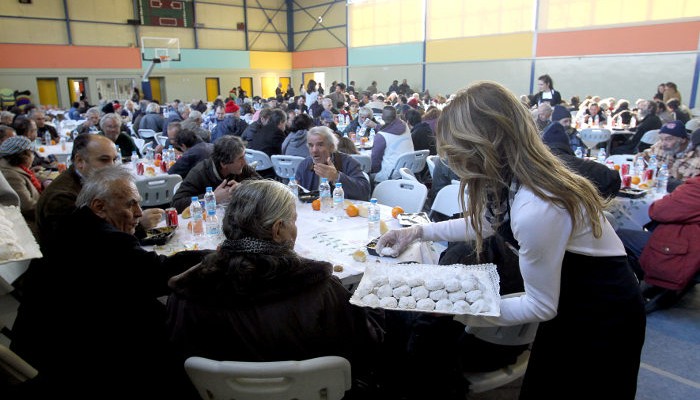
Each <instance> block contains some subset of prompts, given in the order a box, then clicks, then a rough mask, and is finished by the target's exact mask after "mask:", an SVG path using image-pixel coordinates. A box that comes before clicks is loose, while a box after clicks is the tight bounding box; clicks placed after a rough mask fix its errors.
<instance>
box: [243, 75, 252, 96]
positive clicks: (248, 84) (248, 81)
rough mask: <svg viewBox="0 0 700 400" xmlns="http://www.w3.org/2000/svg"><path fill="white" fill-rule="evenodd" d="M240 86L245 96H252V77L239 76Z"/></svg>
mask: <svg viewBox="0 0 700 400" xmlns="http://www.w3.org/2000/svg"><path fill="white" fill-rule="evenodd" d="M241 88H242V89H243V90H245V94H246V96H248V97H253V78H251V77H245V78H241Z"/></svg>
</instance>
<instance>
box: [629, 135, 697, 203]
mask: <svg viewBox="0 0 700 400" xmlns="http://www.w3.org/2000/svg"><path fill="white" fill-rule="evenodd" d="M689 143H690V140H689V138H688V133H687V131H686V130H685V125H684V124H683V123H682V122H681V121H673V122H669V123H667V124H664V126H662V127H661V129H660V130H659V141H658V142H656V144H654V145H653V146H651V147H650V148H649V149H647V150H645V151H644V152H643V153H641V154H642V155H643V156H644V158H645V159H647V160H648V158H649V157H650V156H651V155H652V154H655V155H656V160H657V163H658V165H659V167H661V164H664V163H666V164H667V165H668V173H669V174H668V175H669V191H672V187H675V186H677V185H678V184H679V183H680V182H684V181H685V180H686V179H688V178H691V177H693V176H697V175H700V152H699V151H698V150H697V145H698V144H700V138H698V142H696V143H693V144H690V145H689Z"/></svg>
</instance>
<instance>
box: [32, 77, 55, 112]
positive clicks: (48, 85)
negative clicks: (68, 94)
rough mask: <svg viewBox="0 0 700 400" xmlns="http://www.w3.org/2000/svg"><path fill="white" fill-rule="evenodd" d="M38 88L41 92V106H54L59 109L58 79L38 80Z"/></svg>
mask: <svg viewBox="0 0 700 400" xmlns="http://www.w3.org/2000/svg"><path fill="white" fill-rule="evenodd" d="M36 86H37V89H38V90H39V104H41V105H42V106H49V105H53V106H55V107H58V106H59V104H58V79H56V78H37V80H36Z"/></svg>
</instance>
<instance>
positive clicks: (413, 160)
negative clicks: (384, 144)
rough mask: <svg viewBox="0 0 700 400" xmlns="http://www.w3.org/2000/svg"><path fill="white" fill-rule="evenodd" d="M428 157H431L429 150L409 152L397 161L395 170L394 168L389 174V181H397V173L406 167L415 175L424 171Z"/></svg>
mask: <svg viewBox="0 0 700 400" xmlns="http://www.w3.org/2000/svg"><path fill="white" fill-rule="evenodd" d="M428 155H430V151H428V150H417V151H409V152H407V153H403V154H401V155H400V156H399V158H398V159H397V160H396V164H394V168H392V169H391V172H390V173H389V179H397V178H398V176H396V174H397V172H398V171H399V170H400V169H401V168H404V167H406V168H408V169H410V170H411V172H413V173H414V174H417V173H419V172H421V171H423V168H425V162H426V159H427V158H428Z"/></svg>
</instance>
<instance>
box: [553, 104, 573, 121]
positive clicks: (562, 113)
mask: <svg viewBox="0 0 700 400" xmlns="http://www.w3.org/2000/svg"><path fill="white" fill-rule="evenodd" d="M564 118H571V113H570V112H569V111H568V110H567V109H566V107H563V106H554V111H552V121H560V120H562V119H564Z"/></svg>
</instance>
